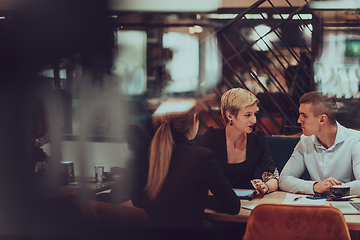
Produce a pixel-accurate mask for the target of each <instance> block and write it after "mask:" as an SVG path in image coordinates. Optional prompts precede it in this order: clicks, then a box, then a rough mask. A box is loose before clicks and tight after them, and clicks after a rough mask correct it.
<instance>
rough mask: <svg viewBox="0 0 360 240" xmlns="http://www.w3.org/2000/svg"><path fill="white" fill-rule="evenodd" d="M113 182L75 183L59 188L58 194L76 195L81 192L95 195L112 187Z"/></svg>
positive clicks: (91, 181) (88, 180) (90, 181)
mask: <svg viewBox="0 0 360 240" xmlns="http://www.w3.org/2000/svg"><path fill="white" fill-rule="evenodd" d="M114 183H115V181H105V182H103V183H96V182H95V181H93V180H91V179H87V180H86V181H84V182H83V183H82V182H75V183H72V184H69V185H64V186H61V187H60V188H59V193H60V194H64V195H78V194H79V193H80V192H81V191H82V190H84V191H86V192H87V193H91V194H92V195H94V196H95V195H96V193H99V192H102V191H105V190H109V189H111V187H112V186H113V185H114Z"/></svg>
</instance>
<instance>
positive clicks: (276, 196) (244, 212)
mask: <svg viewBox="0 0 360 240" xmlns="http://www.w3.org/2000/svg"><path fill="white" fill-rule="evenodd" d="M286 195H287V192H283V191H275V192H272V193H270V194H268V195H265V196H258V197H256V198H255V199H253V200H251V201H248V200H241V206H247V205H255V204H262V203H277V204H281V203H282V202H283V201H284V199H285V197H286ZM299 195H304V194H299ZM353 200H354V201H360V198H354V199H353ZM330 203H331V201H326V202H325V205H328V206H330ZM250 213H251V210H248V209H244V208H243V207H241V209H240V212H239V214H238V215H229V214H225V213H218V212H215V211H213V210H210V209H205V216H204V217H205V219H207V220H217V221H228V222H247V220H248V217H249V215H250ZM344 217H345V221H346V223H347V225H348V228H349V230H355V231H360V214H359V215H344Z"/></svg>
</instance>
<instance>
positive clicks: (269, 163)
mask: <svg viewBox="0 0 360 240" xmlns="http://www.w3.org/2000/svg"><path fill="white" fill-rule="evenodd" d="M258 142H259V145H261V146H262V148H263V151H262V154H261V156H260V159H259V169H260V171H261V173H263V172H271V173H274V171H275V162H274V160H273V159H272V157H271V153H270V148H269V144H268V142H267V140H266V138H265V133H264V132H262V131H259V135H258Z"/></svg>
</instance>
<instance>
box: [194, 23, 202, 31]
mask: <svg viewBox="0 0 360 240" xmlns="http://www.w3.org/2000/svg"><path fill="white" fill-rule="evenodd" d="M194 30H195V32H196V33H201V32H202V31H203V29H202V27H200V26H198V25H195V26H194Z"/></svg>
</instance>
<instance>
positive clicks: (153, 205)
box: [144, 132, 240, 229]
mask: <svg viewBox="0 0 360 240" xmlns="http://www.w3.org/2000/svg"><path fill="white" fill-rule="evenodd" d="M173 138H174V149H173V153H172V157H171V162H170V166H169V171H168V175H167V177H166V179H165V182H164V184H163V187H162V189H161V191H160V193H159V195H158V196H157V198H156V199H155V200H147V201H146V202H145V208H144V209H145V211H146V212H147V213H148V214H149V215H150V217H151V218H152V219H153V220H154V222H155V223H156V224H157V225H159V226H161V227H166V228H171V229H174V228H177V229H179V228H181V229H184V228H201V227H202V219H203V214H204V209H205V207H209V208H212V209H214V210H217V211H220V212H224V213H228V214H238V212H239V211H240V201H239V199H238V197H237V196H236V194H235V192H234V191H233V189H232V187H231V185H230V183H229V181H228V180H227V178H226V176H225V175H224V173H223V172H222V170H221V168H220V166H219V164H218V163H217V162H216V161H215V159H214V155H213V153H212V151H210V150H209V149H206V148H203V147H199V146H193V145H192V144H191V142H190V141H189V140H188V139H187V138H186V137H185V136H184V135H183V134H181V133H176V132H173ZM209 190H210V191H211V192H212V194H213V195H214V197H213V198H211V199H212V200H213V201H208V200H209V199H210V198H208V191H209ZM210 203H211V204H210ZM209 204H210V205H209Z"/></svg>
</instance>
